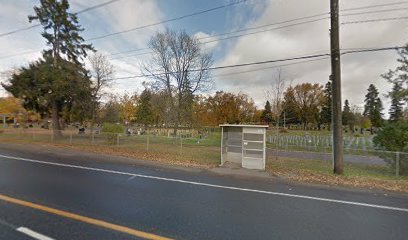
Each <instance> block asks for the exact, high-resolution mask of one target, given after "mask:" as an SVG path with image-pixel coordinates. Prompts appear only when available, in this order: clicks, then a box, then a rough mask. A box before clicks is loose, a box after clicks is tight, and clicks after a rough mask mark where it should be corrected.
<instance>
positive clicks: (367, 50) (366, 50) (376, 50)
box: [342, 46, 405, 55]
mask: <svg viewBox="0 0 408 240" xmlns="http://www.w3.org/2000/svg"><path fill="white" fill-rule="evenodd" d="M403 48H405V47H398V46H397V47H382V48H371V49H370V48H366V49H364V48H362V49H359V50H350V51H346V52H343V53H342V55H346V54H350V53H365V52H378V51H388V50H399V49H403Z"/></svg>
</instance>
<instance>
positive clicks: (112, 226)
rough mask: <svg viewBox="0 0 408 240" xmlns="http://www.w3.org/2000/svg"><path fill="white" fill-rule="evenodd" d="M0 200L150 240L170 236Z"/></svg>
mask: <svg viewBox="0 0 408 240" xmlns="http://www.w3.org/2000/svg"><path fill="white" fill-rule="evenodd" d="M0 200H3V201H5V202H8V203H14V204H17V205H21V206H24V207H29V208H33V209H37V210H40V211H43V212H47V213H52V214H55V215H58V216H61V217H65V218H69V219H73V220H76V221H80V222H84V223H88V224H92V225H96V226H99V227H103V228H107V229H110V230H114V231H117V232H122V233H126V234H129V235H132V236H136V237H140V238H145V239H152V240H171V238H166V237H162V236H158V235H155V234H152V233H147V232H143V231H139V230H136V229H132V228H128V227H124V226H120V225H117V224H113V223H109V222H105V221H102V220H98V219H95V218H90V217H85V216H81V215H78V214H75V213H70V212H67V211H63V210H59V209H55V208H50V207H46V206H43V205H40V204H35V203H31V202H27V201H24V200H20V199H16V198H12V197H8V196H6V195H3V194H0Z"/></svg>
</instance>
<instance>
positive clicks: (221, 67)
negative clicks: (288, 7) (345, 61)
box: [111, 46, 405, 80]
mask: <svg viewBox="0 0 408 240" xmlns="http://www.w3.org/2000/svg"><path fill="white" fill-rule="evenodd" d="M402 48H405V47H404V46H395V47H383V48H372V49H362V50H351V51H346V52H343V53H342V55H345V54H353V53H366V52H378V51H388V50H398V49H402ZM329 56H330V54H329V53H324V54H314V55H305V56H298V57H292V58H283V59H274V60H267V61H258V62H250V63H240V64H233V65H224V66H215V67H208V68H203V69H192V70H189V72H200V71H209V70H221V69H229V68H238V67H246V66H255V65H263V64H269V63H277V62H287V61H295V60H310V59H314V60H316V59H319V60H323V59H328V58H329ZM293 64H295V63H293ZM293 64H292V65H293ZM272 67H273V66H271V68H272ZM175 73H178V71H169V72H160V73H151V74H141V75H133V76H126V77H117V78H112V79H111V80H122V79H133V78H143V77H147V78H154V77H158V76H163V75H167V74H175Z"/></svg>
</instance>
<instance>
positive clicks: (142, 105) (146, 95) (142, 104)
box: [136, 89, 154, 127]
mask: <svg viewBox="0 0 408 240" xmlns="http://www.w3.org/2000/svg"><path fill="white" fill-rule="evenodd" d="M151 99H152V94H151V92H150V91H149V90H148V89H145V90H144V91H143V92H142V94H141V95H140V99H139V106H138V109H137V113H136V119H137V122H139V123H142V124H143V125H144V126H145V127H147V125H149V124H151V123H153V120H154V118H153V111H152V104H151Z"/></svg>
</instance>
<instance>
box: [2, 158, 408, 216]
mask: <svg viewBox="0 0 408 240" xmlns="http://www.w3.org/2000/svg"><path fill="white" fill-rule="evenodd" d="M0 157H2V158H8V159H14V160H19V161H26V162H33V163H40V164H48V165H54V166H60V167H68V168H77V169H84V170H90V171H97V172H105V173H112V174H119V175H126V176H131V177H132V176H133V177H140V178H148V179H156V180H162V181H168V182H177V183H185V184H191V185H199V186H206V187H213V188H221V189H229V190H236V191H243V192H253V193H262V194H269V195H276V196H285V197H293V198H300V199H309V200H316V201H323V202H332V203H340V204H348V205H355V206H362V207H371V208H379V209H386V210H393V211H400V212H407V213H408V208H399V207H391V206H384V205H377V204H370V203H361V202H352V201H344V200H338V199H331V198H321V197H312V196H307V195H297V194H289V193H281V192H270V191H264V190H257V189H250V188H239V187H230V186H223V185H216V184H210V183H200V182H192V181H186V180H180V179H174V178H164V177H155V176H149V175H142V174H137V173H127V172H120V171H114V170H107V169H101V168H93V167H84V166H78V165H70V164H64V163H55V162H46V161H40V160H34V159H28V158H20V157H13V156H7V155H2V154H0Z"/></svg>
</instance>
